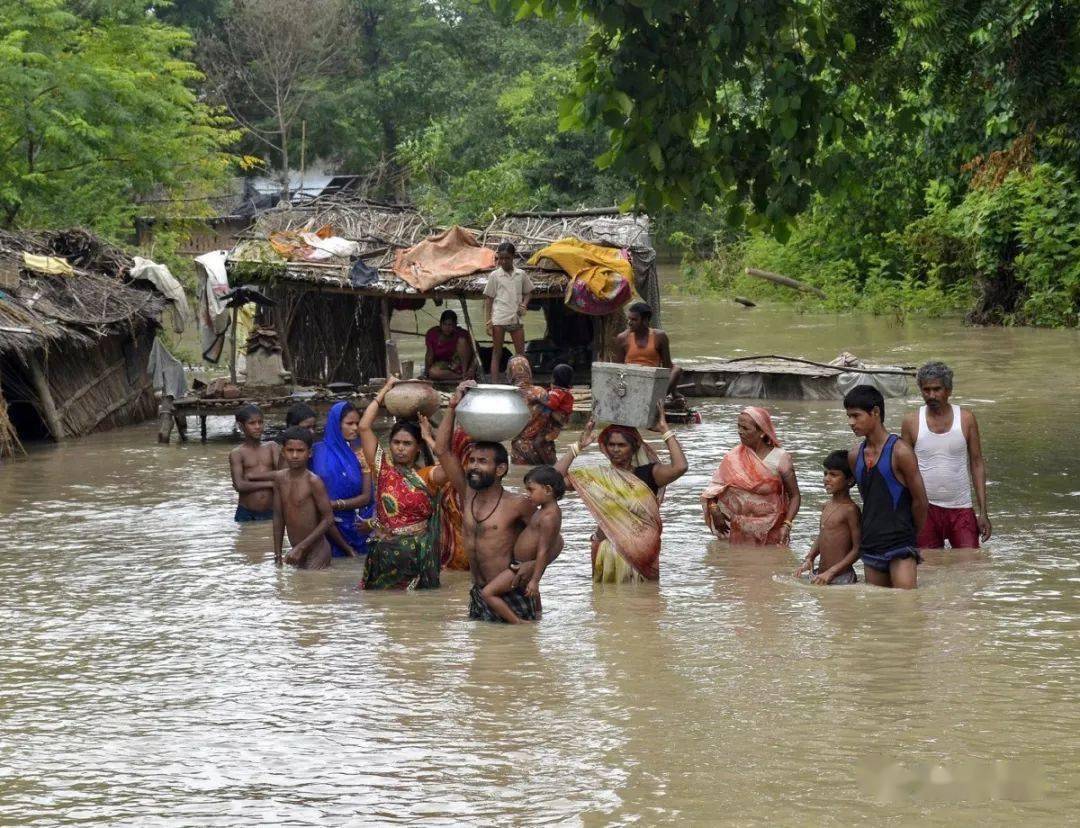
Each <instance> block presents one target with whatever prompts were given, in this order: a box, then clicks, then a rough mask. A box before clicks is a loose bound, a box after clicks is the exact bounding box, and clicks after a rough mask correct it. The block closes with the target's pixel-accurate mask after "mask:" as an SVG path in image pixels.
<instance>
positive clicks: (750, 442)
mask: <svg viewBox="0 0 1080 828" xmlns="http://www.w3.org/2000/svg"><path fill="white" fill-rule="evenodd" d="M801 503H802V495H800V494H799V483H798V481H797V480H796V479H795V467H794V465H793V464H792V462H791V455H790V454H788V453H787V452H786V451H784V450H783V449H782V448H780V440H779V439H778V438H777V436H776V429H774V428H773V424H772V417H770V416H769V412H768V411H766V410H765V409H764V408H759V407H757V406H749V407H748V408H744V409H743V411H742V413H741V414H739V445H737V446H736V447H735V448H733V449H732V450H731V451H729V452H728V453H727V454H726V455H724V459H723V460H721V461H720V467H719V468H718V469H717V470H716V472H715V473H714V474H713V478H712V482H711V483H710V484H709V486H708V487H707V488H706V489H705V491H704V492H703V493H702V495H701V505H702V509H703V510H704V513H705V525H706V526H708V527H709V529H710V530H712V532H713V534H715V535H716V536H717V537H722V538H725V537H726V538H727V539H728V540H730V541H731V543H732V544H736V545H738V544H742V545H748V546H786V545H787V543H788V540H789V539H790V537H791V524H792V523H793V522H794V520H795V515H797V514H798V513H799V505H800V504H801Z"/></svg>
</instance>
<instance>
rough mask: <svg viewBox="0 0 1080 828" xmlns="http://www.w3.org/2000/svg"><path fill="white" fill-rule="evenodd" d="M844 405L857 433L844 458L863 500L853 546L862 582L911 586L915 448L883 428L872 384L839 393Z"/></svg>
mask: <svg viewBox="0 0 1080 828" xmlns="http://www.w3.org/2000/svg"><path fill="white" fill-rule="evenodd" d="M844 410H845V411H846V412H847V418H848V425H850V426H851V430H852V431H853V432H854V433H855V436H856V437H862V438H863V442H862V443H861V444H860V445H858V446H856V447H855V448H853V449H851V451H850V452H849V453H848V461H849V463H850V464H851V468H852V469H854V470H855V482H856V483H857V484H858V486H859V494H860V495H861V496H862V502H863V503H862V541H861V543H860V547H859V551H860V553H861V557H862V562H863V572H864V573H865V575H866V582H867V583H868V584H873V585H874V586H884V587H898V588H900V589H914V588H915V587H916V586H917V584H918V569H917V568H916V567H917V564H919V563H920V562H921V561H922V558H921V557H920V556H919V549H918V547H917V545H916V541H915V539H916V537H918V534H919V530H920V529H922V526H923V524H924V523H925V522H926V514H927V511H928V507H927V500H926V489H925V487H924V486H923V480H922V475H921V474H919V464H918V461H917V460H916V459H915V452H914V451H912V450H911V447H910V446H908V445H907V443H904V442H902V441H901V440H900V439H899V438H898V437H897V436H896V435H895V434H890V433H889V432H888V431H887V430H886V429H885V398H884V397H883V396H882V395H881V392H880V391H878V390H877V388H874V387H873V386H871V385H857V386H855V387H854V388H852V389H851V390H850V391H849V392H848V393H847V395H846V396H845V397H844Z"/></svg>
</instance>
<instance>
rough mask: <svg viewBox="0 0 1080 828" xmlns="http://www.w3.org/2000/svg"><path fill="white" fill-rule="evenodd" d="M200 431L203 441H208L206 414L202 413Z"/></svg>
mask: <svg viewBox="0 0 1080 828" xmlns="http://www.w3.org/2000/svg"><path fill="white" fill-rule="evenodd" d="M199 432H200V434H201V436H202V442H204V443H205V442H206V415H205V414H201V415H200V416H199Z"/></svg>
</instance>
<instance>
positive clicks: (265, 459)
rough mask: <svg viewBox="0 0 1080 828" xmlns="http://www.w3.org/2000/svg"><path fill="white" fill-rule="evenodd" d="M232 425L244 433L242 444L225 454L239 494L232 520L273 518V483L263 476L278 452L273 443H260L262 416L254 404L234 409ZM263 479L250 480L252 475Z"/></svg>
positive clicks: (243, 521)
mask: <svg viewBox="0 0 1080 828" xmlns="http://www.w3.org/2000/svg"><path fill="white" fill-rule="evenodd" d="M236 422H237V424H238V425H239V426H240V430H241V431H242V432H243V433H244V442H243V443H241V444H240V445H239V446H237V447H236V448H234V449H233V450H232V451H230V452H229V470H230V472H231V473H232V484H233V488H234V489H236V491H237V493H238V494H239V495H240V497H239V502H238V503H237V506H236V514H235V515H234V518H233V519H234V520H236V522H237V523H246V522H248V521H252V520H270V519H271V518H272V517H273V516H274V484H273V483H272V482H270V480H269V477H268V476H267V475H268V474H269V473H270V472H272V471H274V469H276V468H277V465H278V458H279V456H280V452H281V449H280V447H279V446H278V444H277V443H264V442H263V441H262V436H263V414H262V411H260V410H259V407H258V406H257V405H242V406H240V407H239V408H238V409H236ZM253 474H254V475H261V476H262V478H263V479H261V480H258V479H253V478H252V475H253Z"/></svg>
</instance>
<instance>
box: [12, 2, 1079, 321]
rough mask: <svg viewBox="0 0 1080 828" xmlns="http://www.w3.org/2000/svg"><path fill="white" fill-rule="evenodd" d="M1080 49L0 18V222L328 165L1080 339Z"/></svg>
mask: <svg viewBox="0 0 1080 828" xmlns="http://www.w3.org/2000/svg"><path fill="white" fill-rule="evenodd" d="M286 33H288V36H286ZM1077 55H1080V6H1078V4H1076V3H1073V2H1068V0H963V2H954V0H900V2H897V3H887V4H886V3H876V2H870V0H855V2H839V0H824V2H822V0H777V2H771V3H766V4H762V3H751V2H744V1H743V0H710V2H704V3H703V2H700V0H483V2H479V0H440V2H437V3H436V2H429V1H428V0H312V2H310V3H308V4H305V5H301V6H297V5H296V4H292V3H288V2H286V1H285V0H195V2H184V3H174V4H172V5H167V4H161V3H152V2H149V0H120V2H112V3H87V2H76V1H75V0H25V2H20V3H13V2H3V0H0V56H2V58H3V60H2V61H0V67H2V68H0V103H2V104H3V106H0V145H2V146H3V147H4V149H5V154H4V155H3V156H2V157H0V164H2V165H3V167H2V172H3V176H2V181H0V222H2V223H3V225H4V226H7V227H18V226H29V225H68V224H73V223H80V224H84V225H87V226H89V227H92V228H94V229H96V230H97V231H99V232H101V233H103V234H105V235H107V236H109V237H111V238H113V239H119V240H123V239H124V238H125V237H126V236H127V234H128V228H129V227H130V226H131V220H132V218H133V217H134V215H136V214H138V213H151V214H172V215H177V214H184V215H200V214H202V215H205V214H208V213H209V212H210V211H211V209H212V208H211V203H210V201H209V200H208V199H207V197H209V196H212V195H214V194H215V193H216V192H220V191H221V190H222V189H224V183H225V181H226V179H227V178H228V177H230V176H235V175H238V174H244V173H246V172H248V171H251V170H258V171H259V172H260V174H263V175H276V174H278V173H281V172H282V171H283V170H285V169H288V168H289V167H292V168H294V169H295V168H297V167H299V166H301V165H302V164H305V163H306V164H307V165H308V166H309V168H310V166H311V165H312V163H313V161H314V160H315V159H320V160H321V161H322V162H324V163H325V164H327V165H329V166H330V167H331V168H333V169H335V170H338V171H341V172H354V173H362V174H364V175H365V176H366V192H367V194H368V195H370V196H373V197H377V198H384V199H392V200H405V199H407V200H411V201H413V202H415V203H416V204H418V205H419V206H420V207H421V209H422V210H423V211H424V212H425V214H426V215H428V216H429V217H431V218H432V219H434V220H437V221H442V222H451V221H461V220H465V219H470V220H475V219H476V217H478V216H483V215H487V214H491V213H501V212H505V211H508V210H515V209H544V208H554V207H562V208H570V207H574V206H578V205H586V204H588V205H603V204H622V205H624V206H626V207H631V206H638V207H642V208H645V209H647V210H648V211H649V212H650V213H651V214H652V215H653V217H654V218H655V219H656V220H657V227H658V240H657V241H658V244H659V245H671V246H673V247H674V248H676V249H677V250H680V251H681V252H682V253H683V255H684V265H683V271H684V279H683V284H682V286H681V287H682V289H684V290H690V291H721V292H737V293H743V294H747V295H751V296H770V295H771V296H775V297H777V298H782V299H784V300H796V301H800V302H804V301H807V300H806V299H804V298H802V297H795V296H793V295H792V294H791V293H790V292H787V291H781V290H780V289H777V288H774V287H771V286H769V285H768V284H767V283H764V282H757V281H749V280H748V278H747V277H746V276H745V275H744V269H745V267H747V266H751V267H757V268H762V269H766V270H772V271H776V272H780V273H783V274H785V275H788V276H792V277H795V278H797V279H800V280H803V281H805V282H808V283H810V284H813V285H815V286H817V287H820V288H821V289H822V290H823V291H824V292H825V294H826V297H827V298H826V299H824V300H818V299H814V300H813V301H814V302H816V303H819V304H822V305H824V306H825V307H827V308H830V309H836V310H846V309H852V308H860V309H865V310H869V311H873V312H876V313H889V314H893V313H900V314H903V313H931V314H939V313H951V312H963V313H965V314H966V315H967V317H968V318H969V319H970V320H971V321H973V322H976V323H992V324H1035V325H1076V324H1077V321H1078V319H1077V309H1078V303H1080V230H1078V227H1080V195H1078V193H1077V183H1078V180H1080V119H1078V118H1077V114H1078V113H1080V64H1078V57H1077ZM284 178H285V177H284V176H282V179H283V180H284ZM166 246H168V240H166ZM162 252H167V251H162Z"/></svg>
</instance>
